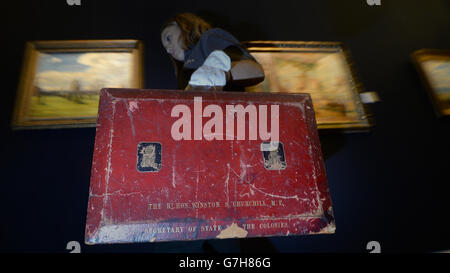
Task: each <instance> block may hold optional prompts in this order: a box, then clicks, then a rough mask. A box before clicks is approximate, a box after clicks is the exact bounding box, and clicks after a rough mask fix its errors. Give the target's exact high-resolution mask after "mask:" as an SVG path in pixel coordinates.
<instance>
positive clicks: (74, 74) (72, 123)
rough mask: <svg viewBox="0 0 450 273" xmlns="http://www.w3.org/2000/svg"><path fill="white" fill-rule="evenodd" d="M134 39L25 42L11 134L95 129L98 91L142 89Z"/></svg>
mask: <svg viewBox="0 0 450 273" xmlns="http://www.w3.org/2000/svg"><path fill="white" fill-rule="evenodd" d="M142 75H143V66H142V44H141V42H140V41H137V40H77V41H34V42H27V44H26V48H25V55H24V61H23V66H22V74H21V77H20V82H19V88H18V92H17V96H16V104H15V108H14V113H13V120H12V127H13V128H14V129H38V128H67V127H93V126H96V121H97V112H98V102H99V94H100V89H101V88H104V87H111V88H114V87H115V88H142V87H143V76H142Z"/></svg>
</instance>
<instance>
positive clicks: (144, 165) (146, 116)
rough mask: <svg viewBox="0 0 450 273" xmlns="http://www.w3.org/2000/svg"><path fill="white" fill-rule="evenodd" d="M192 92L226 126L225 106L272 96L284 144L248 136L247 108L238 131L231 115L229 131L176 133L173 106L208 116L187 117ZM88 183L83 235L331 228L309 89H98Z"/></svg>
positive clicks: (154, 236) (120, 239)
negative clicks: (240, 136)
mask: <svg viewBox="0 0 450 273" xmlns="http://www.w3.org/2000/svg"><path fill="white" fill-rule="evenodd" d="M194 98H197V101H198V98H201V99H202V109H203V110H204V109H205V108H206V107H207V106H208V105H216V106H219V107H220V108H222V109H223V115H224V117H223V122H224V126H223V130H224V134H227V133H230V132H228V131H227V132H225V128H226V124H225V120H226V118H225V116H226V105H232V106H233V105H234V106H236V105H242V106H243V107H246V106H248V105H254V106H255V108H256V109H257V110H261V108H259V106H261V105H266V106H267V107H268V109H271V107H272V106H273V105H278V107H279V108H278V109H279V141H278V142H276V143H281V144H279V145H276V148H275V149H271V150H270V149H269V150H266V148H267V145H268V143H270V140H269V141H265V140H261V139H260V136H259V135H258V137H257V139H256V140H250V136H249V132H248V130H249V128H248V123H249V117H247V118H246V121H247V123H246V124H247V126H246V129H247V130H246V135H245V136H246V137H245V140H237V133H238V129H237V122H236V121H235V124H234V126H235V127H234V135H232V136H231V138H233V139H234V140H226V139H225V137H223V138H224V140H217V139H213V140H206V139H205V134H203V135H202V134H201V135H200V136H201V138H202V139H201V140H195V139H194V126H192V128H191V135H192V139H191V140H175V139H174V138H173V135H172V133H171V132H172V126H173V125H174V123H175V122H176V121H177V120H179V117H172V116H171V113H172V112H171V111H172V109H173V108H174V107H175V106H176V105H185V106H187V107H188V108H189V109H190V110H191V114H192V117H191V119H192V124H194V119H195V118H197V122H198V120H200V122H201V123H202V125H203V127H204V126H205V125H206V124H207V122H208V121H209V120H210V119H211V117H203V118H202V117H201V113H200V119H199V117H198V116H197V117H194V115H195V109H194ZM216 108H217V107H216ZM259 112H261V111H258V113H259ZM197 114H198V112H197ZM271 115H272V112H270V110H268V119H267V120H268V121H267V124H268V128H271V124H270V120H271V119H270V118H271ZM257 126H261V122H258V125H257ZM269 131H270V130H269ZM203 133H205V132H204V131H203ZM228 137H229V138H230V136H228ZM263 143H265V144H263ZM262 144H263V146H262ZM264 145H266V146H264ZM264 147H266V148H264ZM90 183H91V184H90V191H89V204H88V212H87V222H86V233H85V242H86V243H87V244H98V243H125V242H157V241H171V240H197V239H210V238H233V237H241V238H242V237H259V236H286V235H302V234H318V233H334V231H335V224H334V216H333V211H332V204H331V199H330V194H329V190H328V184H327V179H326V172H325V168H324V162H323V158H322V152H321V148H320V143H319V138H318V133H317V127H316V123H315V117H314V111H313V107H312V103H311V98H310V96H309V95H308V94H269V93H234V92H186V91H169V90H137V89H103V90H102V92H101V98H100V106H99V116H98V122H97V132H96V139H95V151H94V158H93V165H92V174H91V182H90Z"/></svg>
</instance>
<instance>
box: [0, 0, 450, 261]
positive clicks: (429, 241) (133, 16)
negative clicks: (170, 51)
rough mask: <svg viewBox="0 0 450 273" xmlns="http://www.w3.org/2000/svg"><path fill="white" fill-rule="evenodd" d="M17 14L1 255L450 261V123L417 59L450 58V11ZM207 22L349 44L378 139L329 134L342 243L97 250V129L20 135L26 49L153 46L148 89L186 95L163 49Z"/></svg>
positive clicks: (207, 6)
mask: <svg viewBox="0 0 450 273" xmlns="http://www.w3.org/2000/svg"><path fill="white" fill-rule="evenodd" d="M81 2H82V5H81V6H72V7H71V6H68V5H67V4H66V1H64V0H58V1H56V0H53V1H44V0H39V1H38V0H35V1H23V0H22V1H7V2H5V3H2V11H3V16H2V19H1V20H2V21H6V22H2V30H3V31H2V37H3V39H2V44H3V46H4V47H5V48H4V50H3V52H2V53H3V54H2V64H3V65H2V66H3V67H4V68H6V71H4V72H3V73H2V74H3V77H2V87H1V88H2V94H3V98H2V102H1V107H0V110H1V115H0V118H1V121H2V123H1V126H2V128H1V129H2V136H3V140H2V142H1V165H0V166H1V169H0V170H1V176H0V177H1V178H0V181H1V182H0V194H1V196H0V198H1V201H0V202H1V203H0V205H1V207H0V210H1V215H0V224H1V230H0V251H2V252H68V250H66V245H67V243H68V242H69V241H78V242H80V243H81V251H82V252H128V251H132V252H204V251H205V252H210V253H212V252H229V251H233V252H239V251H243V252H246V251H276V252H368V251H367V250H366V245H367V243H368V242H369V241H378V242H380V244H381V250H382V252H434V251H441V250H448V249H450V235H449V234H450V232H449V228H448V224H447V223H448V222H449V221H448V218H449V215H450V214H449V209H450V203H449V200H448V199H449V198H448V195H449V193H450V192H449V186H448V184H449V182H450V172H449V169H450V164H449V163H450V160H449V154H450V144H449V142H450V122H449V120H448V119H437V118H436V117H435V115H434V112H433V109H432V106H431V103H430V101H429V100H428V97H427V94H426V91H425V89H424V88H423V86H422V83H421V81H420V79H419V77H418V74H417V72H416V70H415V69H414V67H413V65H412V63H411V61H410V54H411V53H412V52H413V51H415V50H417V49H421V48H438V49H449V48H450V35H449V34H450V3H449V1H448V0H433V1H431V0H430V1H407V0H403V1H400V0H395V1H393V0H391V1H388V0H382V5H381V6H369V5H367V4H366V1H365V0H352V1H350V0H345V1H336V0H329V1H326V0H320V1H319V0H314V1H313V0H308V1H306V0H295V1H287V0H278V1H267V0H263V1H262V0H258V1H242V0H241V1H211V0H210V1H144V0H142V1H137V0H128V1H111V0H110V1H98V0H95V1H94V0H81ZM182 11H191V12H196V13H198V14H199V15H202V16H203V17H205V18H206V19H208V20H210V21H211V22H212V23H213V24H214V25H215V26H218V27H222V28H224V29H227V30H229V31H230V32H231V33H233V34H234V35H235V36H236V37H237V38H238V39H240V40H246V41H249V40H294V41H295V40H297V41H341V42H344V43H345V44H346V45H347V46H348V48H349V49H350V51H351V53H352V56H353V61H354V63H355V65H356V69H357V72H358V74H359V77H360V80H361V81H362V84H363V85H364V87H365V89H366V90H374V91H377V92H378V93H379V95H380V97H381V99H382V102H380V103H377V104H375V105H372V106H371V108H372V111H373V113H374V115H375V118H376V123H377V125H376V127H375V128H374V129H373V130H371V132H369V133H354V134H327V135H321V142H322V148H323V152H324V155H325V158H326V161H325V164H326V169H327V176H328V183H329V187H330V192H331V197H332V201H333V207H334V212H335V217H336V225H337V230H336V234H334V235H317V236H299V237H274V238H269V239H261V238H259V239H246V240H239V239H229V240H222V241H219V240H210V241H194V242H169V243H155V244H150V243H147V244H126V245H104V246H87V245H84V244H83V243H82V242H83V241H84V227H85V221H86V211H87V202H88V193H89V179H90V170H91V164H92V155H93V147H94V139H95V129H94V128H81V129H58V130H22V131H12V130H11V129H10V119H11V115H12V111H13V105H14V101H15V95H16V90H17V86H18V82H19V75H20V69H21V65H22V58H23V52H24V45H25V42H26V41H28V40H65V39H123V38H132V39H139V40H142V41H143V42H144V45H145V46H144V49H145V60H144V65H145V87H146V88H151V89H158V88H162V89H173V88H175V78H174V75H173V70H172V66H171V63H170V62H169V59H168V56H167V54H166V53H165V51H164V49H163V47H162V45H161V43H160V32H159V31H160V26H161V24H162V23H163V21H164V20H165V19H167V18H168V17H169V16H171V15H173V14H175V13H177V12H182Z"/></svg>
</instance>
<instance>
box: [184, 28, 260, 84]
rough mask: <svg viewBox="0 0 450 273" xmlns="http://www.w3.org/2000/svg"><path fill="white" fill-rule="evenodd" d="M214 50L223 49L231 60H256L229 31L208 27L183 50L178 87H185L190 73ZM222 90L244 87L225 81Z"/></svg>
mask: <svg viewBox="0 0 450 273" xmlns="http://www.w3.org/2000/svg"><path fill="white" fill-rule="evenodd" d="M214 50H222V51H224V52H225V53H226V54H227V55H228V56H229V57H230V59H231V61H232V62H234V61H241V60H248V59H251V60H253V61H255V62H256V60H255V58H253V56H252V55H250V53H249V52H248V51H247V49H246V48H245V47H244V46H243V45H242V44H241V43H240V42H239V41H238V40H237V39H236V38H235V37H234V36H233V35H231V34H230V33H229V32H227V31H225V30H223V29H220V28H213V29H210V30H208V31H206V32H205V33H203V35H202V37H201V38H200V40H199V41H198V43H197V44H195V46H192V47H190V48H189V49H188V50H186V51H185V52H184V64H183V66H182V68H181V70H180V71H179V75H177V78H178V88H179V89H184V88H186V86H187V85H188V83H189V80H190V78H191V75H192V73H194V71H195V70H197V68H199V67H200V66H202V64H203V63H204V61H205V60H206V58H207V57H208V56H209V54H211V53H212V52H213V51H214ZM223 90H224V91H245V87H244V86H238V85H231V84H229V83H227V85H226V86H224V88H223Z"/></svg>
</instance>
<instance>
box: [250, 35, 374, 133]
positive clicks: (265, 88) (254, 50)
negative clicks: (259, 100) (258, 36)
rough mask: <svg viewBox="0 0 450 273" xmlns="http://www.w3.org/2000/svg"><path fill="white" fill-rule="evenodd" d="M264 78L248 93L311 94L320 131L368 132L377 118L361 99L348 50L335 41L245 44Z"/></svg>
mask: <svg viewBox="0 0 450 273" xmlns="http://www.w3.org/2000/svg"><path fill="white" fill-rule="evenodd" d="M244 44H245V45H246V46H247V48H248V50H249V51H250V53H251V54H252V55H253V56H254V57H255V58H256V59H257V61H258V62H259V63H260V64H261V65H262V66H263V68H264V72H265V79H264V81H263V82H261V83H259V84H258V85H255V86H252V87H249V88H247V91H249V92H285V93H309V94H310V95H311V98H312V101H313V105H314V111H315V114H316V122H317V126H318V129H319V130H322V131H325V130H332V131H334V130H343V131H366V130H368V129H369V128H370V127H372V126H373V124H374V121H373V118H372V115H371V113H370V112H369V109H368V108H367V106H366V105H365V104H364V103H363V102H362V100H361V97H360V93H362V92H363V90H362V87H361V84H360V83H359V81H358V80H357V79H356V75H355V72H354V71H353V65H352V62H351V61H350V56H349V53H348V50H346V49H344V47H343V45H342V44H341V43H334V42H295V41H292V42H286V41H285V42H278V41H252V42H245V43H244Z"/></svg>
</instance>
